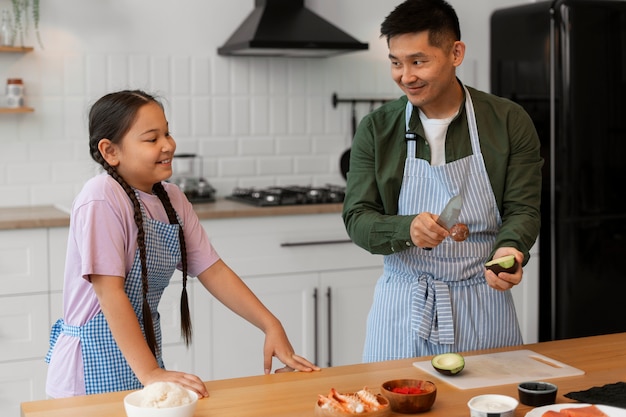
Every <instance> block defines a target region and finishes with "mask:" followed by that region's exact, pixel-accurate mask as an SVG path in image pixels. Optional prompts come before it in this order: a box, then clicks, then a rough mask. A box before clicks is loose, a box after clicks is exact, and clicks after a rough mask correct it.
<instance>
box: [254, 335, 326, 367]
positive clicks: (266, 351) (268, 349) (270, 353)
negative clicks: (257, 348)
mask: <svg viewBox="0 0 626 417" xmlns="http://www.w3.org/2000/svg"><path fill="white" fill-rule="evenodd" d="M274 356H276V357H277V358H278V359H279V360H280V361H281V362H282V363H284V364H285V365H286V366H285V367H284V368H280V369H277V370H276V371H275V372H276V373H281V372H291V371H303V372H311V371H319V370H320V368H319V366H317V365H315V364H313V363H311V362H309V361H308V360H307V359H305V358H303V357H302V356H299V355H296V354H295V352H294V350H293V347H291V343H289V339H288V338H287V335H286V334H285V330H284V329H283V326H282V325H281V324H280V323H277V324H276V325H275V326H273V327H272V328H270V329H268V330H267V331H266V333H265V346H264V347H263V358H264V361H263V368H264V370H265V374H266V375H267V374H269V373H271V371H272V357H274Z"/></svg>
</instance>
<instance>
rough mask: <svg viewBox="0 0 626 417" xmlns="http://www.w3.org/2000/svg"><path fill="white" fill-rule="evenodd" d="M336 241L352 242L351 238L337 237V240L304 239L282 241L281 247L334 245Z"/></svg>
mask: <svg viewBox="0 0 626 417" xmlns="http://www.w3.org/2000/svg"><path fill="white" fill-rule="evenodd" d="M336 243H352V241H351V240H350V239H336V240H304V241H301V242H282V243H281V244H280V246H281V247H283V248H285V247H290V246H315V245H334V244H336Z"/></svg>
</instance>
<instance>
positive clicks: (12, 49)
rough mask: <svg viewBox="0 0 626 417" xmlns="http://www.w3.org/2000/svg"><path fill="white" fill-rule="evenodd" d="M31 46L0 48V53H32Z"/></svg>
mask: <svg viewBox="0 0 626 417" xmlns="http://www.w3.org/2000/svg"><path fill="white" fill-rule="evenodd" d="M32 51H33V47H32V46H0V52H21V53H26V52H32Z"/></svg>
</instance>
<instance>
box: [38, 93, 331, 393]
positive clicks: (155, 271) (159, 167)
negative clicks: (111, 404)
mask: <svg viewBox="0 0 626 417" xmlns="http://www.w3.org/2000/svg"><path fill="white" fill-rule="evenodd" d="M89 150H90V154H91V157H92V158H93V159H94V160H95V161H96V162H97V163H99V164H100V165H102V167H103V168H104V171H105V172H104V173H102V174H100V175H97V176H95V177H94V178H92V179H91V180H89V181H88V182H87V183H86V184H85V186H84V188H83V189H82V191H81V192H80V194H79V195H78V196H77V198H76V200H75V201H74V203H73V206H72V214H71V221H70V233H69V239H68V250H67V258H66V267H65V282H64V290H63V304H64V305H63V310H64V318H63V319H61V320H59V321H57V323H56V324H55V325H54V326H53V329H52V333H51V338H50V350H49V351H48V355H47V357H46V361H47V362H48V363H49V368H48V379H47V388H46V390H47V394H48V395H49V396H50V397H53V398H61V397H69V396H75V395H83V394H95V393H101V392H111V391H122V390H130V389H138V388H141V387H142V386H143V385H147V384H150V383H152V382H155V381H171V382H177V383H179V384H181V385H183V386H185V387H187V388H189V389H191V390H193V391H196V392H197V393H198V394H199V395H200V396H202V397H204V396H207V395H208V392H207V390H206V388H205V386H204V384H203V383H202V381H201V380H200V378H199V377H197V376H196V375H191V374H187V373H184V372H175V371H166V370H165V368H164V365H163V361H162V358H161V328H160V323H159V313H158V311H157V306H158V304H159V300H160V298H161V295H162V294H163V291H164V289H165V287H167V285H168V284H169V280H170V277H171V276H172V274H173V273H174V270H175V269H176V268H178V269H181V270H182V274H183V290H182V296H181V316H182V320H181V322H182V323H181V326H182V334H183V337H184V339H185V341H186V342H187V343H189V341H190V340H191V323H190V319H189V307H188V304H187V291H186V283H187V275H190V276H197V277H198V279H199V280H200V282H201V283H202V285H203V286H204V287H205V288H206V289H207V290H208V291H210V292H211V293H212V294H213V295H214V296H215V297H216V298H217V299H218V300H220V301H221V302H222V303H224V305H226V306H227V307H229V308H230V309H231V310H233V311H234V312H235V313H237V314H239V315H240V316H242V317H243V318H244V319H246V320H248V321H249V322H250V323H252V324H254V325H255V326H257V327H258V328H259V329H261V330H262V331H263V332H264V333H265V346H264V349H263V351H264V369H265V373H269V372H270V371H271V364H272V357H273V356H276V357H277V358H278V359H279V360H280V361H281V362H283V363H284V364H285V365H286V366H285V368H282V369H281V370H277V372H280V371H283V370H294V369H295V370H299V371H312V370H319V368H318V367H316V366H315V365H313V364H312V363H311V362H309V361H308V360H306V359H305V358H303V357H301V356H298V355H296V354H295V353H294V350H293V348H292V346H291V344H290V343H289V340H288V339H287V335H286V334H285V331H284V329H283V327H282V325H281V323H280V322H279V320H278V319H277V318H276V317H274V316H273V315H272V313H270V312H269V311H268V310H267V309H266V308H265V306H264V305H263V304H262V303H261V302H260V301H259V300H258V299H257V298H256V296H255V295H254V294H253V293H252V292H251V291H250V289H248V287H247V286H246V285H245V284H244V283H243V281H242V280H241V279H240V278H239V277H238V276H237V275H236V274H235V273H234V272H233V271H232V270H231V269H230V268H229V267H228V266H227V265H226V264H225V263H224V262H223V261H222V260H221V259H220V258H219V256H218V254H217V253H216V252H215V250H214V249H213V247H212V246H211V244H210V242H209V240H208V238H207V235H206V233H205V232H204V229H203V228H202V226H201V225H200V223H199V220H198V218H197V216H196V215H195V213H194V211H193V207H192V205H191V204H190V203H189V201H188V200H187V199H186V197H185V195H184V194H183V192H182V191H180V189H179V188H177V187H176V186H175V185H173V184H170V183H167V182H163V181H164V180H166V179H168V178H169V177H170V176H171V175H172V158H173V156H174V151H175V150H176V143H175V142H174V139H173V138H172V136H171V135H170V132H169V129H168V123H167V120H166V118H165V114H164V111H163V108H162V106H161V105H160V103H159V102H158V101H157V100H156V99H155V98H154V97H152V96H150V95H148V94H146V93H144V92H142V91H120V92H116V93H111V94H107V95H105V96H104V97H102V98H101V99H99V100H98V101H97V102H96V103H95V104H94V105H93V107H92V108H91V111H90V113H89Z"/></svg>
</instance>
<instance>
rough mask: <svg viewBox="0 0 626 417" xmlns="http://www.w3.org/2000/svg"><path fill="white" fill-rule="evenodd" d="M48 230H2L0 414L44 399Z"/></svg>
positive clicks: (47, 330)
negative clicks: (26, 402)
mask: <svg viewBox="0 0 626 417" xmlns="http://www.w3.org/2000/svg"><path fill="white" fill-rule="evenodd" d="M47 232H48V231H47V229H45V228H37V229H18V230H2V231H0V415H2V416H17V415H19V404H20V402H23V401H32V400H39V399H43V398H45V393H44V391H45V375H46V364H45V362H44V360H43V358H44V356H45V354H46V350H47V348H48V332H49V285H48V241H47Z"/></svg>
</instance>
